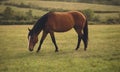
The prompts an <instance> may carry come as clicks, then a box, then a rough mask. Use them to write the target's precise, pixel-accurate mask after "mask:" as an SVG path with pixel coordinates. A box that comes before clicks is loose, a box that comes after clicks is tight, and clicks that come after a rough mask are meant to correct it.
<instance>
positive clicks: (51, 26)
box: [28, 11, 88, 52]
mask: <svg viewBox="0 0 120 72" xmlns="http://www.w3.org/2000/svg"><path fill="white" fill-rule="evenodd" d="M72 28H74V29H75V32H76V33H77V35H78V42H77V46H76V48H75V50H78V48H79V47H80V43H81V39H82V40H83V43H84V50H85V51H86V49H87V46H88V22H87V18H86V17H85V15H84V14H83V13H81V12H79V11H68V12H48V13H46V14H45V15H43V16H42V17H41V18H40V19H39V20H38V21H37V22H36V24H35V25H34V26H33V28H32V29H29V28H28V30H29V33H28V41H29V45H28V46H29V51H33V48H34V46H35V45H36V43H37V42H38V35H39V34H40V32H41V31H43V34H42V37H41V40H40V44H39V46H38V49H37V51H36V52H39V50H40V49H41V46H42V44H43V41H44V40H45V38H46V36H47V35H48V34H50V36H51V39H52V42H53V44H54V46H55V52H58V51H59V50H58V46H57V44H56V39H55V35H54V32H66V31H69V30H70V29H72Z"/></svg>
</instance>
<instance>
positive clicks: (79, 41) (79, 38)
mask: <svg viewBox="0 0 120 72" xmlns="http://www.w3.org/2000/svg"><path fill="white" fill-rule="evenodd" d="M81 39H82V37H81V36H80V35H78V43H77V47H76V49H75V50H78V48H79V47H80V43H81Z"/></svg>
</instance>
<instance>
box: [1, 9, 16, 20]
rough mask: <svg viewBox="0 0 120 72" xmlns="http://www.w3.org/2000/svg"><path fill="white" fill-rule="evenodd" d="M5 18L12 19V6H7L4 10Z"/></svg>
mask: <svg viewBox="0 0 120 72" xmlns="http://www.w3.org/2000/svg"><path fill="white" fill-rule="evenodd" d="M3 16H4V19H12V18H13V17H14V11H13V10H12V8H11V7H6V9H5V10H4V12H3Z"/></svg>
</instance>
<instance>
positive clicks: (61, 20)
mask: <svg viewBox="0 0 120 72" xmlns="http://www.w3.org/2000/svg"><path fill="white" fill-rule="evenodd" d="M84 20H85V17H84V15H83V14H82V13H80V12H77V11H70V12H50V13H49V15H48V21H47V24H46V25H47V29H49V31H50V30H53V31H56V32H65V31H68V30H70V29H71V28H73V27H74V26H75V25H76V24H82V23H83V21H84Z"/></svg>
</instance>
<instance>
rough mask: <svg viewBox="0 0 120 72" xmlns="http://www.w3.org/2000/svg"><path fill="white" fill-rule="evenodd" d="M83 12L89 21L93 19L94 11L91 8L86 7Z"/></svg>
mask: <svg viewBox="0 0 120 72" xmlns="http://www.w3.org/2000/svg"><path fill="white" fill-rule="evenodd" d="M82 12H83V13H84V14H85V15H86V17H87V19H88V20H89V21H91V20H93V18H94V11H92V10H91V9H86V10H83V11H82Z"/></svg>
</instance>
